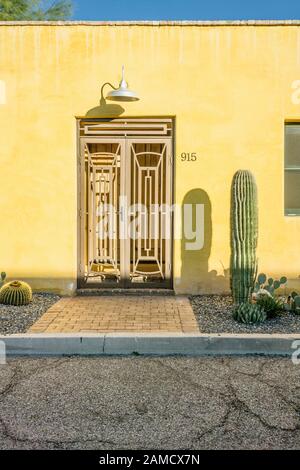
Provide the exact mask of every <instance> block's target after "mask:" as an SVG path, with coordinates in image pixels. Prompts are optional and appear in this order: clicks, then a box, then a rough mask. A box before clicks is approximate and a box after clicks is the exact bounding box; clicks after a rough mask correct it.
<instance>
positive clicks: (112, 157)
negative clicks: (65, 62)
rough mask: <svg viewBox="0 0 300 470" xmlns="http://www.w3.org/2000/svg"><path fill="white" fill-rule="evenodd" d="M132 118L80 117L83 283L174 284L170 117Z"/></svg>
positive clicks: (81, 276)
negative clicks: (83, 121)
mask: <svg viewBox="0 0 300 470" xmlns="http://www.w3.org/2000/svg"><path fill="white" fill-rule="evenodd" d="M132 121H133V120H132V119H131V120H130V119H127V120H126V121H124V120H121V119H117V120H114V121H113V123H111V122H109V123H107V122H101V121H100V122H99V121H98V122H97V123H95V122H94V123H93V124H91V123H90V122H89V124H85V127H82V124H81V132H82V129H84V130H85V132H87V130H90V132H92V133H93V135H91V136H87V135H81V136H80V149H81V150H80V155H79V159H80V233H79V237H80V255H79V256H80V266H79V285H80V287H119V288H123V287H124V288H125V287H126V288H129V287H135V288H137V287H138V288H140V287H160V288H163V287H167V288H170V287H171V286H172V281H171V277H172V265H171V260H172V136H171V135H168V134H169V133H170V127H169V126H170V123H172V120H170V119H169V120H165V121H166V122H164V120H154V121H155V122H154V123H153V122H152V121H151V120H143V121H146V123H145V122H143V123H141V122H140V121H139V120H137V119H136V120H134V122H132ZM158 124H159V126H162V127H159V126H158ZM168 125H169V126H168ZM151 126H152V127H151ZM161 128H162V129H163V131H164V132H167V135H166V136H163V137H162V136H161V135H160V134H158V135H157V134H155V137H153V136H151V135H150V136H149V132H150V133H151V132H152V133H153V132H157V131H158V130H161ZM143 130H144V132H142V133H140V132H141V131H143ZM126 131H127V132H126ZM147 131H148V133H146V132H147ZM96 132H97V134H96V135H95V133H96ZM99 132H100V133H101V134H100V135H99ZM102 132H103V133H104V134H105V135H104V136H103V134H102ZM117 132H119V134H120V133H121V132H123V135H122V134H121V135H118V136H115V135H113V136H112V137H107V134H108V133H109V135H111V134H113V133H114V134H117ZM135 133H138V134H137V135H135ZM144 133H145V134H146V135H143V134H144ZM128 134H129V135H128Z"/></svg>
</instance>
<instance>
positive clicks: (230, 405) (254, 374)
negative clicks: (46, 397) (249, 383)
mask: <svg viewBox="0 0 300 470" xmlns="http://www.w3.org/2000/svg"><path fill="white" fill-rule="evenodd" d="M73 359H78V358H73V357H72V356H70V357H64V358H59V359H56V360H53V359H52V360H51V363H49V362H46V363H42V364H38V366H37V367H36V368H34V370H31V371H26V370H25V371H24V370H22V368H21V367H20V365H19V364H15V363H14V362H12V363H11V364H10V367H11V368H12V376H11V377H10V380H9V382H8V384H7V385H6V386H5V387H4V388H3V390H1V391H0V402H2V401H3V400H4V399H5V398H6V397H7V396H9V395H11V394H12V393H13V391H14V390H15V388H16V387H17V386H18V385H19V384H20V383H21V382H22V381H24V380H27V379H30V378H31V377H34V376H36V375H38V374H41V373H43V372H44V371H51V370H55V369H57V368H59V367H60V366H61V365H62V364H65V363H69V362H71V361H72V360H73ZM35 360H36V359H35ZM151 362H153V363H154V364H156V365H158V366H159V367H162V368H163V369H164V370H165V371H167V372H168V374H170V377H172V378H173V379H175V380H176V382H182V383H185V384H186V385H188V386H189V387H192V388H193V389H196V390H198V391H199V390H201V389H202V390H204V391H205V390H206V391H207V392H209V393H210V395H211V393H212V392H213V393H214V395H215V398H216V399H218V400H220V401H221V402H222V406H223V407H224V410H223V409H221V407H220V411H222V416H221V417H218V422H217V423H215V424H213V425H212V426H209V423H206V422H203V424H204V426H207V429H204V430H199V431H196V435H194V437H192V436H191V440H190V443H191V445H193V444H194V443H199V442H200V441H201V442H202V443H203V441H204V440H205V438H207V437H208V436H210V435H213V434H214V433H215V432H217V431H218V430H219V431H221V434H222V435H225V434H227V433H228V432H230V430H228V429H226V427H227V425H228V421H229V419H230V417H231V416H232V414H233V413H236V412H238V414H239V416H241V415H242V414H243V415H244V414H246V415H249V416H252V417H253V418H254V419H257V420H258V421H259V422H260V424H261V425H262V426H263V427H264V428H266V429H267V430H269V431H274V430H275V431H280V432H283V433H285V434H286V435H287V436H290V435H292V434H294V433H297V432H298V431H299V429H300V422H299V407H298V406H297V405H296V404H295V403H293V402H291V401H290V400H289V397H288V396H286V395H285V394H284V391H283V390H282V387H280V385H277V384H276V383H274V382H272V381H270V380H268V379H267V378H265V377H263V372H264V368H265V367H266V365H267V364H268V365H270V362H269V361H268V360H265V361H261V362H260V363H259V364H256V366H257V370H255V371H247V370H241V369H239V368H238V367H236V364H235V363H234V362H233V360H232V358H221V361H219V364H218V367H219V366H220V365H221V367H226V369H227V370H226V374H224V376H223V377H222V380H223V382H224V384H225V385H226V387H227V390H226V392H224V391H222V390H218V389H215V388H214V387H213V386H208V385H207V384H202V383H198V382H195V381H194V380H193V379H192V377H190V376H189V374H187V373H186V372H185V371H184V370H181V368H176V366H177V365H178V363H175V365H174V366H173V365H172V364H170V362H168V360H166V359H160V358H155V359H153V358H152V359H151ZM250 366H251V364H250ZM218 367H215V369H216V371H217V369H218ZM242 376H245V377H248V378H253V379H255V381H256V382H257V384H261V385H264V386H267V387H270V389H271V390H273V391H274V393H276V395H277V396H278V397H279V398H280V400H281V401H282V403H283V404H285V405H286V406H287V407H288V409H290V410H291V412H292V422H293V419H294V418H293V413H295V425H293V424H291V425H287V426H281V425H280V424H272V423H270V422H269V421H268V420H267V419H266V418H265V417H264V416H262V415H261V413H260V412H259V410H255V409H253V407H252V406H251V404H250V405H249V404H248V403H247V400H246V399H245V400H244V399H243V398H242V397H241V396H240V395H239V393H238V391H239V383H235V380H238V379H239V378H240V377H242ZM86 409H87V411H88V413H94V414H96V415H97V411H95V410H93V409H92V408H86ZM137 411H138V410H137ZM223 411H224V413H223ZM177 413H178V410H177ZM100 414H101V413H100ZM179 414H180V413H179ZM143 415H145V417H147V416H148V413H147V412H145V413H143ZM130 416H131V415H130V413H125V420H127V418H129V417H130ZM182 416H184V417H186V413H185V414H182ZM123 418H124V416H123ZM108 424H109V423H108ZM0 426H1V434H2V436H3V440H5V439H6V440H9V441H10V442H13V443H14V445H17V444H18V443H20V444H22V443H24V444H26V443H27V444H36V445H37V446H47V445H48V446H55V448H64V446H72V445H74V446H77V445H83V444H88V443H91V444H94V445H104V446H105V445H107V446H113V447H115V448H120V446H121V447H122V448H125V447H127V446H130V443H129V442H124V440H123V442H118V440H117V441H113V440H109V439H101V437H99V438H98V437H93V438H88V437H86V438H80V437H78V438H75V439H74V438H70V439H61V438H58V439H49V438H40V437H32V438H30V437H21V436H18V435H17V433H15V432H14V431H13V430H11V429H10V427H9V423H7V422H6V421H5V419H3V417H0ZM169 439H170V438H167V441H169ZM159 441H160V443H164V442H165V441H162V440H161V439H159ZM142 447H143V446H141V447H139V446H137V445H136V446H135V448H142Z"/></svg>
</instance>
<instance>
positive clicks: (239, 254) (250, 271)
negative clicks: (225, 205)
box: [230, 170, 258, 303]
mask: <svg viewBox="0 0 300 470" xmlns="http://www.w3.org/2000/svg"><path fill="white" fill-rule="evenodd" d="M257 237H258V210H257V189H256V183H255V179H254V176H253V175H252V173H251V172H250V171H246V170H239V171H237V172H236V173H235V175H234V177H233V181H232V186H231V260H230V285H231V291H232V296H233V300H234V302H235V303H243V302H247V301H248V300H249V298H250V295H251V293H252V291H253V288H254V282H255V277H256V271H257V259H256V247H257Z"/></svg>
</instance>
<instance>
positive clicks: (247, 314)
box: [233, 303, 267, 325]
mask: <svg viewBox="0 0 300 470" xmlns="http://www.w3.org/2000/svg"><path fill="white" fill-rule="evenodd" d="M233 318H234V319H235V320H236V321H238V322H240V323H246V324H249V325H251V324H254V323H261V322H263V321H265V320H266V318H267V314H266V312H265V311H264V310H263V309H262V308H261V307H260V306H259V305H256V304H250V303H242V304H239V305H237V306H236V308H235V310H234V311H233Z"/></svg>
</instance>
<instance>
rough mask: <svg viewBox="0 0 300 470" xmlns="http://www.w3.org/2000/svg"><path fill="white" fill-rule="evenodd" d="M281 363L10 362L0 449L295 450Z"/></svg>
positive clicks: (299, 403) (1, 372) (296, 404)
mask: <svg viewBox="0 0 300 470" xmlns="http://www.w3.org/2000/svg"><path fill="white" fill-rule="evenodd" d="M299 412H300V365H298V366H296V365H293V364H292V362H291V360H290V359H288V358H285V359H283V358H264V357H251V358H249V357H245V358H183V357H177V358H174V357H173V358H165V357H164V358H161V357H157V358H156V357H152V358H146V357H124V358H115V357H107V358H75V357H73V358H48V359H28V358H26V359H25V358H18V359H10V360H9V362H8V364H7V365H6V366H0V448H1V449H99V450H101V449H150V448H151V449H299V448H300V414H299Z"/></svg>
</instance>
